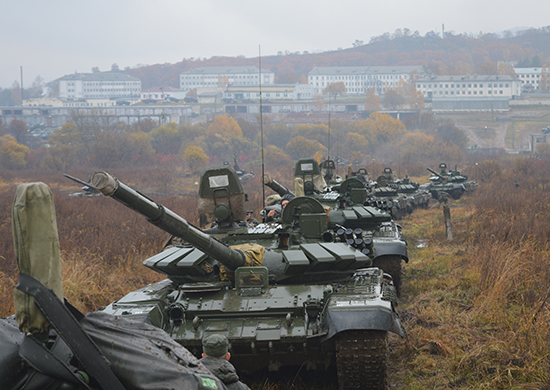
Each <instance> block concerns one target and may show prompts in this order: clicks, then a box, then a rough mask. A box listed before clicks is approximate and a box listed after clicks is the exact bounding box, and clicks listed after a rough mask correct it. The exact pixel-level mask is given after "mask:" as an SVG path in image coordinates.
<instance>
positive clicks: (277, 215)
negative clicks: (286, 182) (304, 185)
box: [266, 194, 294, 222]
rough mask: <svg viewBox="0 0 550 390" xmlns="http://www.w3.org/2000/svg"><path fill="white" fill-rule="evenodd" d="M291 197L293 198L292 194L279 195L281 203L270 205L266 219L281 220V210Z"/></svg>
mask: <svg viewBox="0 0 550 390" xmlns="http://www.w3.org/2000/svg"><path fill="white" fill-rule="evenodd" d="M292 199H294V195H292V194H285V195H283V196H282V197H281V204H280V205H279V204H276V205H274V206H272V208H271V209H270V210H269V211H268V212H267V218H266V222H267V221H276V222H279V221H280V220H281V217H282V215H283V210H284V209H285V206H286V205H287V204H288V202H290V201H291V200H292Z"/></svg>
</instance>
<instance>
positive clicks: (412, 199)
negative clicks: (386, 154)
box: [375, 167, 432, 214]
mask: <svg viewBox="0 0 550 390" xmlns="http://www.w3.org/2000/svg"><path fill="white" fill-rule="evenodd" d="M376 182H377V183H378V185H379V188H376V189H375V192H377V191H381V192H382V193H381V194H380V195H381V196H384V195H383V192H384V191H382V188H385V189H387V188H389V189H390V190H389V191H392V190H393V193H391V195H389V196H390V197H391V198H392V199H395V200H396V201H395V206H396V207H397V208H398V210H400V211H401V214H404V213H405V211H406V213H407V214H412V212H413V211H414V209H416V208H427V207H428V203H429V201H430V198H431V197H432V196H431V194H430V192H429V191H427V190H423V189H420V184H419V183H416V182H413V181H411V180H410V179H409V178H408V177H405V178H404V179H396V178H395V177H394V174H393V171H392V169H391V168H390V167H386V168H384V174H383V175H381V176H379V177H378V178H377V179H376Z"/></svg>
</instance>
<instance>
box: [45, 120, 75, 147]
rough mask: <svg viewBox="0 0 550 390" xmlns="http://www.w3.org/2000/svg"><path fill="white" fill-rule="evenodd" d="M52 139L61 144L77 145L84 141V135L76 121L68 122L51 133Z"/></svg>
mask: <svg viewBox="0 0 550 390" xmlns="http://www.w3.org/2000/svg"><path fill="white" fill-rule="evenodd" d="M50 140H51V141H52V142H54V143H57V144H60V145H76V144H78V143H80V142H82V136H81V134H80V131H78V128H77V127H76V125H75V124H74V123H70V122H67V123H65V124H64V125H63V126H61V128H59V129H57V130H55V131H54V132H53V133H52V134H51V135H50Z"/></svg>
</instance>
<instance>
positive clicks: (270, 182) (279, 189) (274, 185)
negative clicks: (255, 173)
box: [263, 175, 294, 196]
mask: <svg viewBox="0 0 550 390" xmlns="http://www.w3.org/2000/svg"><path fill="white" fill-rule="evenodd" d="M263 181H264V185H266V186H267V187H269V188H271V189H272V190H273V191H275V192H276V193H278V194H279V195H281V196H284V195H286V194H292V195H294V194H293V193H292V191H290V190H289V189H288V188H286V187H285V186H284V185H282V184H280V183H278V182H277V181H276V180H275V179H273V178H272V177H271V176H269V175H264V178H263Z"/></svg>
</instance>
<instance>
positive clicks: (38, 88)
mask: <svg viewBox="0 0 550 390" xmlns="http://www.w3.org/2000/svg"><path fill="white" fill-rule="evenodd" d="M43 91H44V79H43V78H42V77H41V76H40V75H38V76H36V78H35V79H34V81H33V82H32V84H31V87H30V88H29V95H28V96H27V98H38V97H40V96H42V92H43Z"/></svg>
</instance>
